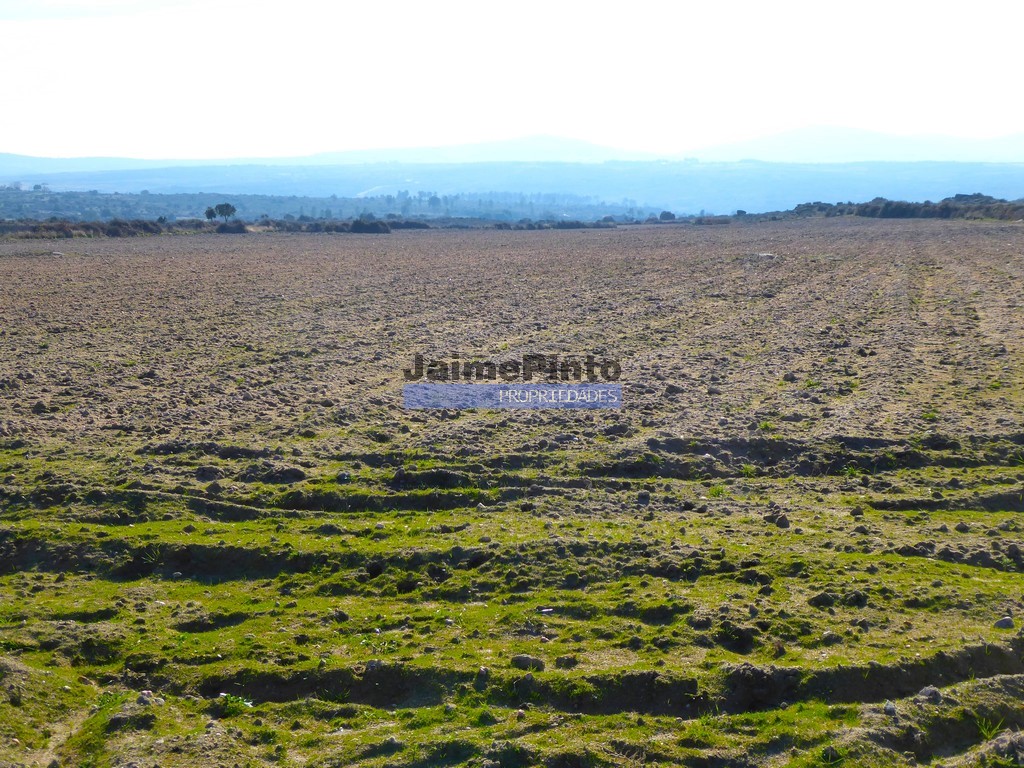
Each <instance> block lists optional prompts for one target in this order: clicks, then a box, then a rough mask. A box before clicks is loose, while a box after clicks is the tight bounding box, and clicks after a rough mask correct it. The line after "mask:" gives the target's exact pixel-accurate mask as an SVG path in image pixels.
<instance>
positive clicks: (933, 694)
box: [917, 685, 942, 704]
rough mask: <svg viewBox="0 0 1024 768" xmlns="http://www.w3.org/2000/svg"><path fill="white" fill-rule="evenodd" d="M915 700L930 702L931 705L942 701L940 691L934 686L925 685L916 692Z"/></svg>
mask: <svg viewBox="0 0 1024 768" xmlns="http://www.w3.org/2000/svg"><path fill="white" fill-rule="evenodd" d="M917 698H919V699H924V700H925V701H930V702H931V703H932V704H938V703H939V702H940V701H942V691H940V690H939V689H938V688H936V687H935V686H934V685H926V686H925V687H924V688H922V689H921V690H920V691H919V692H918V694H917Z"/></svg>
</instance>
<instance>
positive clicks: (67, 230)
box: [0, 218, 430, 239]
mask: <svg viewBox="0 0 1024 768" xmlns="http://www.w3.org/2000/svg"><path fill="white" fill-rule="evenodd" d="M429 227H430V225H429V224H427V223H426V222H423V221H408V220H404V219H396V220H393V221H382V220H380V219H375V218H365V219H355V220H353V221H326V222H323V221H310V222H300V221H275V220H272V219H262V220H260V221H259V222H256V223H253V224H246V222H244V221H241V220H238V219H236V220H233V221H223V222H220V223H216V222H208V221H199V220H197V219H193V220H187V221H165V220H156V221H153V220H149V219H130V220H127V219H113V220H111V221H68V220H66V219H49V220H47V221H32V220H27V219H26V220H21V221H0V236H7V237H13V238H28V239H60V238H72V237H139V236H144V235H192V234H202V233H217V234H222V235H225V234H226V235H232V234H243V233H245V232H353V233H359V234H374V235H383V234H387V233H388V232H390V231H391V230H393V229H428V228H429Z"/></svg>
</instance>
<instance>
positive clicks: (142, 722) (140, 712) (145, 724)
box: [107, 704, 156, 733]
mask: <svg viewBox="0 0 1024 768" xmlns="http://www.w3.org/2000/svg"><path fill="white" fill-rule="evenodd" d="M155 724H156V715H155V714H154V713H153V712H152V710H150V709H148V708H147V709H143V708H142V707H141V706H138V705H131V704H126V705H125V706H124V707H123V708H122V709H121V711H120V712H117V713H115V714H113V715H111V716H110V720H108V721H107V732H108V733H113V732H114V731H126V730H135V731H148V730H149V729H151V728H152V727H153V726H154V725H155Z"/></svg>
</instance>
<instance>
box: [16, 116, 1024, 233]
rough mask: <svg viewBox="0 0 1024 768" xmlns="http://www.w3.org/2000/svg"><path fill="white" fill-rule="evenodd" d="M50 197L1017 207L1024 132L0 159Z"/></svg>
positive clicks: (545, 139) (827, 131)
mask: <svg viewBox="0 0 1024 768" xmlns="http://www.w3.org/2000/svg"><path fill="white" fill-rule="evenodd" d="M14 182H18V183H20V184H21V185H22V186H23V187H26V188H31V187H33V186H35V185H43V186H46V187H48V188H49V189H52V190H54V191H87V190H98V191H100V192H121V193H128V192H142V191H144V190H146V191H149V192H152V193H200V192H209V193H217V194H224V195H231V194H259V195H298V196H317V197H330V196H332V195H337V196H338V197H346V198H349V197H360V196H375V195H389V194H391V195H397V194H398V193H399V192H400V191H407V192H409V193H411V194H414V195H415V194H417V193H419V192H429V193H431V194H435V193H436V194H438V195H456V194H460V195H473V194H485V193H492V192H497V193H517V194H525V195H532V194H545V193H549V194H567V195H577V196H585V197H587V198H588V199H592V200H595V201H597V200H600V201H605V202H614V203H616V204H618V203H621V202H626V203H627V204H632V205H641V206H658V207H663V208H665V209H667V210H672V211H674V212H677V213H699V212H700V211H701V210H705V211H708V212H714V213H730V212H732V211H734V210H737V209H743V210H747V211H751V212H755V211H773V210H786V209H789V208H792V207H794V206H795V205H798V204H800V203H804V202H812V201H823V202H845V201H852V202H863V201H866V200H870V199H872V198H875V197H887V198H889V199H893V200H907V201H913V202H923V201H925V200H933V201H934V200H940V199H942V198H945V197H950V196H952V195H955V194H957V193H974V192H982V193H985V194H988V195H992V196H994V197H998V198H1005V199H1009V200H1017V199H1020V198H1024V135H1020V136H1010V137H1005V138H1002V139H998V140H990V141H970V140H964V139H954V138H950V137H938V136H936V137H912V138H908V137H898V136H888V135H884V134H875V133H870V132H865V131H853V130H847V129H836V128H817V129H804V130H800V131H792V132H789V133H785V134H779V135H776V136H771V137H766V138H762V139H756V140H752V141H748V142H741V143H735V144H731V145H723V146H718V147H712V148H708V149H705V150H700V151H697V150H695V151H693V152H688V153H685V156H667V157H659V156H656V155H651V154H646V153H636V152H626V151H622V150H616V149H613V148H609V147H602V146H599V145H596V144H590V143H587V142H582V141H575V140H569V139H561V138H556V137H550V136H535V137H530V138H525V139H517V140H510V141H498V142H488V143H483V144H469V145H459V146H452V147H424V148H418V149H391V150H359V151H350V152H334V153H326V154H318V155H310V156H307V157H293V158H287V157H285V158H230V159H222V160H159V159H157V160H140V159H130V158H35V157H28V156H24V155H10V154H7V155H3V154H0V185H5V184H12V183H14Z"/></svg>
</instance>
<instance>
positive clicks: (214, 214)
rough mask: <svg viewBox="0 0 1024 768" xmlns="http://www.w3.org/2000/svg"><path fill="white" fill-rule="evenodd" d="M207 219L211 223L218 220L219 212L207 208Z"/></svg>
mask: <svg viewBox="0 0 1024 768" xmlns="http://www.w3.org/2000/svg"><path fill="white" fill-rule="evenodd" d="M206 218H207V220H209V221H213V220H214V219H216V218H217V212H216V211H215V210H213V208H212V207H211V208H207V209H206Z"/></svg>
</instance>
